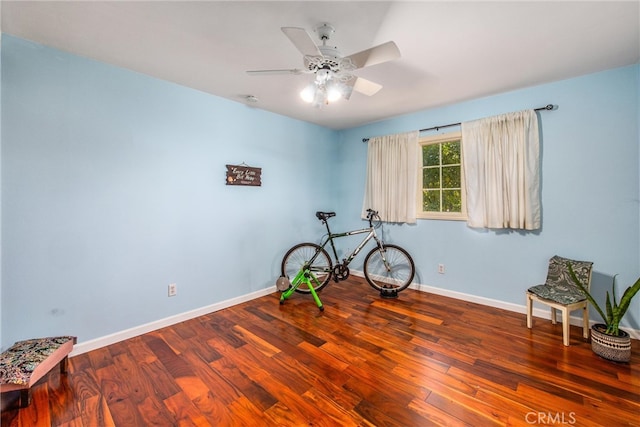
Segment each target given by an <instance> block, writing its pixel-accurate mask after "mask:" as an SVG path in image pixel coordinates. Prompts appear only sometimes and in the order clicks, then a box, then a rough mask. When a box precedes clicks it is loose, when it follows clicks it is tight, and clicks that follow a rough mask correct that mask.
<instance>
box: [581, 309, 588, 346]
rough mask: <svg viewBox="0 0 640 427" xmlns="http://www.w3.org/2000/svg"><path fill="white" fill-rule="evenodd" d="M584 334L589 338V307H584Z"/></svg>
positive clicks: (586, 338)
mask: <svg viewBox="0 0 640 427" xmlns="http://www.w3.org/2000/svg"><path fill="white" fill-rule="evenodd" d="M582 336H583V337H584V339H585V340H588V339H589V307H588V306H586V305H585V306H584V307H582Z"/></svg>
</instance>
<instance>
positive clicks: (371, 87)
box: [342, 77, 382, 100]
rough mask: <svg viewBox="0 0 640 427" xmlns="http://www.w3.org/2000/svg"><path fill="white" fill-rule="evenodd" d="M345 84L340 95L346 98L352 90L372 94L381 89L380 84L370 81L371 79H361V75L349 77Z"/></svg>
mask: <svg viewBox="0 0 640 427" xmlns="http://www.w3.org/2000/svg"><path fill="white" fill-rule="evenodd" d="M346 86H347V88H346V90H345V91H344V93H343V95H342V97H343V98H344V99H347V100H348V99H349V98H350V97H351V94H352V93H353V91H354V90H355V91H356V92H360V93H362V94H364V95H367V96H373V95H375V94H376V93H378V91H379V90H380V89H382V85H381V84H378V83H375V82H372V81H371V80H367V79H363V78H362V77H356V78H354V79H351V80H350V81H349V82H348V83H347V84H346Z"/></svg>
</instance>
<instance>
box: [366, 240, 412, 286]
mask: <svg viewBox="0 0 640 427" xmlns="http://www.w3.org/2000/svg"><path fill="white" fill-rule="evenodd" d="M383 249H384V250H383V251H381V250H380V248H377V247H376V248H373V249H372V250H371V252H369V253H368V254H367V257H366V258H365V259H364V277H365V278H366V279H367V282H369V284H370V285H371V286H372V287H373V288H374V289H376V290H378V291H380V292H384V291H395V292H400V291H402V290H403V289H406V288H407V286H409V285H410V284H411V281H412V280H413V276H414V275H415V273H416V267H415V265H414V264H413V259H411V255H409V253H408V252H407V251H406V250H404V249H402V248H401V247H400V246H396V245H383ZM383 257H384V258H383ZM385 259H386V261H387V265H388V266H389V269H387V267H386V266H385V263H384V260H385Z"/></svg>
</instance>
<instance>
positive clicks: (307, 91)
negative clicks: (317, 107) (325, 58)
mask: <svg viewBox="0 0 640 427" xmlns="http://www.w3.org/2000/svg"><path fill="white" fill-rule="evenodd" d="M316 91H317V87H316V85H315V84H314V83H311V84H309V85H307V86H306V87H305V88H304V89H302V91H300V98H302V100H303V101H304V102H306V103H309V104H311V103H312V102H313V100H314V99H315V98H316Z"/></svg>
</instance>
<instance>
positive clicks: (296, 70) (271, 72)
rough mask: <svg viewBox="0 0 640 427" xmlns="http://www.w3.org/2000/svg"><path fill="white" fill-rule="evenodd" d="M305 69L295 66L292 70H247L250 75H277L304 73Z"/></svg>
mask: <svg viewBox="0 0 640 427" xmlns="http://www.w3.org/2000/svg"><path fill="white" fill-rule="evenodd" d="M304 72H305V71H304V70H300V69H299V68H294V69H291V70H250V71H247V74H249V75H250V76H257V75H263V76H265V75H276V74H296V75H297V74H303V73H304Z"/></svg>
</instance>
